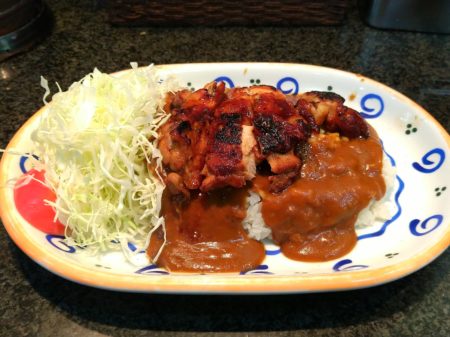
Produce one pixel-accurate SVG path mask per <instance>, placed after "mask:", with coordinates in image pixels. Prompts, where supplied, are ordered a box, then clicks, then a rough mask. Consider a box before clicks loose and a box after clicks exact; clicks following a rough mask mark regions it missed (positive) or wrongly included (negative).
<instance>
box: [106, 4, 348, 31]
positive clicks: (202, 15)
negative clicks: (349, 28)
mask: <svg viewBox="0 0 450 337" xmlns="http://www.w3.org/2000/svg"><path fill="white" fill-rule="evenodd" d="M100 4H101V6H102V7H105V8H106V10H107V11H108V18H109V22H110V23H112V24H114V25H121V26H142V25H204V26H229V25H248V26H261V25H277V26H294V25H295V26H300V25H338V24H341V23H342V22H343V20H344V18H345V14H346V12H347V8H348V5H349V0H329V1H327V0H278V1H277V0H265V1H264V0H228V1H211V0H191V1H185V0H169V1H150V0H102V1H100Z"/></svg>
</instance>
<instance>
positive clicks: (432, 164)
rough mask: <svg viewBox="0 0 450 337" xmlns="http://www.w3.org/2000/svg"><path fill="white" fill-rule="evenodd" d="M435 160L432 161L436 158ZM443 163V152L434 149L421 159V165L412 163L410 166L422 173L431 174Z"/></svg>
mask: <svg viewBox="0 0 450 337" xmlns="http://www.w3.org/2000/svg"><path fill="white" fill-rule="evenodd" d="M436 156H437V158H436V159H437V160H433V158H432V157H436ZM444 161H445V151H444V150H443V149H441V148H438V147H437V148H435V149H432V150H430V151H428V152H427V153H425V154H424V156H423V157H422V164H419V163H418V162H414V163H413V164H412V166H413V167H414V168H415V169H416V170H417V171H419V172H422V173H433V172H435V171H437V170H439V168H440V167H441V166H442V164H443V163H444Z"/></svg>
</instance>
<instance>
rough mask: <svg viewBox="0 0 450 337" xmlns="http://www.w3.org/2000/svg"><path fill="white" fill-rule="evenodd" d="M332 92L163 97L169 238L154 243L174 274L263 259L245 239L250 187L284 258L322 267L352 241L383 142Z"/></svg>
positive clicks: (218, 88) (378, 184)
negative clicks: (165, 116)
mask: <svg viewBox="0 0 450 337" xmlns="http://www.w3.org/2000/svg"><path fill="white" fill-rule="evenodd" d="M343 103H344V99H343V98H342V97H340V96H339V95H337V94H334V93H329V92H317V91H312V92H307V93H304V94H300V95H284V94H283V93H281V92H280V91H278V90H276V89H275V88H273V87H270V86H252V87H247V88H233V89H225V86H224V83H215V82H212V83H210V84H207V85H206V86H205V87H204V88H202V89H200V90H197V91H195V92H191V91H188V90H182V91H179V92H176V93H171V94H169V95H168V97H167V103H166V106H165V111H167V112H170V114H171V116H170V118H169V119H168V121H167V122H166V123H165V124H164V125H163V126H162V127H161V128H160V130H159V143H158V147H159V149H160V151H161V153H162V156H163V164H164V172H162V174H163V176H164V180H165V183H166V186H167V188H166V190H165V192H164V195H163V200H162V211H161V212H162V215H163V216H164V219H165V232H164V231H163V230H162V228H160V229H158V230H157V232H156V233H155V235H154V236H152V240H151V242H150V245H149V249H148V254H149V256H150V257H151V258H154V257H155V256H156V254H157V252H158V251H159V248H160V247H161V246H162V244H163V243H164V236H165V238H166V243H165V246H164V249H163V250H162V253H161V255H160V256H159V258H158V260H157V263H158V264H159V265H160V266H163V267H166V268H168V269H170V270H173V271H189V272H191V271H203V272H229V271H243V270H250V269H253V268H255V267H256V266H258V265H259V264H260V263H261V262H262V260H263V259H264V247H263V245H262V243H261V242H259V241H257V240H254V239H252V238H251V236H252V233H251V230H250V233H248V234H247V233H246V231H245V230H244V229H243V226H242V221H243V220H244V218H245V217H246V208H247V203H246V198H247V196H248V192H249V189H251V191H253V192H255V193H258V194H259V195H260V197H261V203H262V208H261V212H262V218H263V220H264V222H265V224H266V225H267V226H268V227H269V228H270V229H271V232H272V239H273V240H274V241H275V243H277V244H279V245H280V246H281V248H282V252H283V253H284V254H285V255H286V256H287V257H289V258H292V259H295V260H301V261H327V260H330V259H334V258H337V257H340V256H342V255H344V254H346V253H348V252H349V251H350V250H351V249H352V248H353V247H354V245H355V244H356V234H355V229H354V224H355V221H356V218H357V216H358V214H359V212H360V211H361V210H362V209H364V208H365V207H367V206H368V204H369V202H370V201H371V200H373V199H375V200H379V199H380V198H381V197H382V196H383V195H384V193H385V190H386V186H385V183H384V179H383V175H382V160H383V151H382V147H381V144H380V141H379V139H378V136H377V134H376V132H375V130H373V129H372V128H371V127H370V126H369V125H368V124H367V123H366V122H365V121H364V119H362V118H361V117H360V115H359V114H358V113H357V112H356V111H355V110H353V109H351V108H349V107H346V106H345V105H344V104H343Z"/></svg>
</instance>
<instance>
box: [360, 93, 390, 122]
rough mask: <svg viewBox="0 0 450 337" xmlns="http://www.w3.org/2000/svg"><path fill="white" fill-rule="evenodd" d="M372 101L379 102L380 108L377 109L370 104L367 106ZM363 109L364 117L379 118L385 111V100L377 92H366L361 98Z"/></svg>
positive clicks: (362, 114)
mask: <svg viewBox="0 0 450 337" xmlns="http://www.w3.org/2000/svg"><path fill="white" fill-rule="evenodd" d="M368 102H370V103H371V104H372V103H373V102H377V103H378V105H379V107H378V110H376V109H375V108H371V107H369V106H367V103H368ZM360 105H361V110H362V112H360V114H361V116H363V117H364V118H377V117H380V115H381V114H382V113H383V111H384V101H383V99H382V98H381V96H380V95H377V94H373V93H370V94H366V95H364V96H363V97H362V98H361V102H360Z"/></svg>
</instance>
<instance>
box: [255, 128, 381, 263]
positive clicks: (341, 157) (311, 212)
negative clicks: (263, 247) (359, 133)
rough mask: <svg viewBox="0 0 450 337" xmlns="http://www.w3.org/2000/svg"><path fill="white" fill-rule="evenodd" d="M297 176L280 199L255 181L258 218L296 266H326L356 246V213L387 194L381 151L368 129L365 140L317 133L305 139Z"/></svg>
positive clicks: (261, 178)
mask: <svg viewBox="0 0 450 337" xmlns="http://www.w3.org/2000/svg"><path fill="white" fill-rule="evenodd" d="M305 157H306V158H305V159H304V163H303V166H302V169H301V175H300V177H299V179H297V180H296V181H295V182H294V183H293V184H292V185H291V186H289V187H288V188H287V189H286V190H284V191H283V192H282V193H280V194H273V193H271V192H269V180H268V178H267V177H264V176H261V175H259V176H257V178H256V179H255V180H254V189H255V190H256V191H257V192H258V193H259V194H260V195H261V196H262V215H263V219H264V221H265V223H266V224H267V225H268V226H269V227H270V228H271V229H272V237H273V240H274V241H275V242H276V243H277V244H279V245H280V246H281V250H282V252H283V254H284V255H285V256H287V257H288V258H290V259H294V260H300V261H327V260H331V259H334V258H338V257H340V256H343V255H345V254H346V253H348V252H349V251H351V250H352V248H353V247H354V246H355V244H356V240H357V237H356V233H355V228H354V225H355V222H356V219H357V216H358V213H359V212H360V211H361V210H362V209H363V208H365V207H367V206H368V204H369V202H370V201H371V200H372V199H376V200H378V199H380V198H381V197H382V196H383V195H384V193H385V190H386V186H385V183H384V179H383V176H382V159H383V152H382V147H381V144H380V142H379V139H378V137H377V135H376V133H375V131H374V130H373V129H371V135H370V137H369V138H368V139H352V140H348V139H346V138H340V137H339V135H338V134H319V135H315V136H313V137H311V138H310V140H309V146H308V148H307V156H305Z"/></svg>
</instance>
